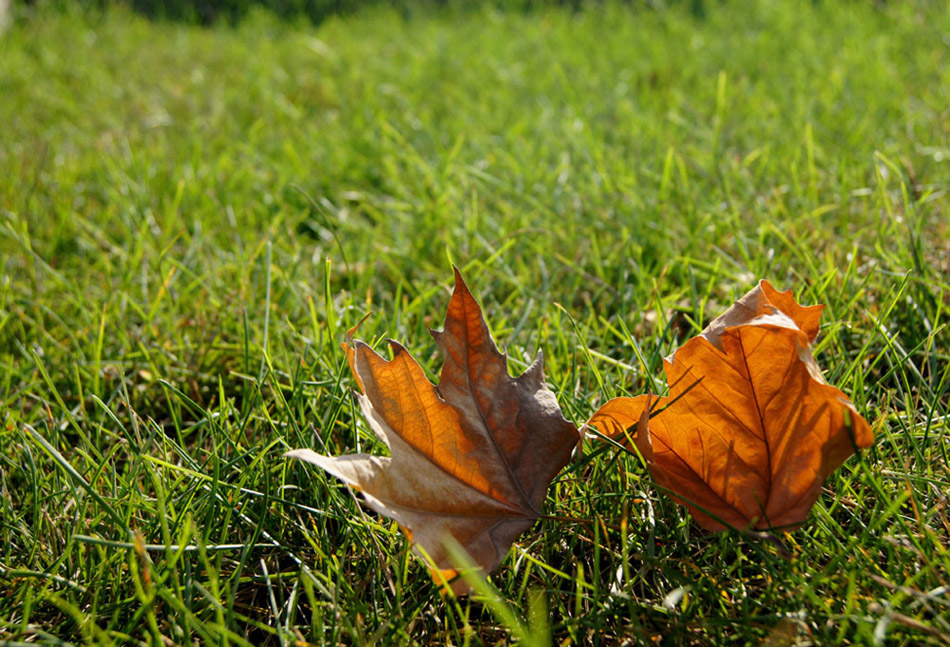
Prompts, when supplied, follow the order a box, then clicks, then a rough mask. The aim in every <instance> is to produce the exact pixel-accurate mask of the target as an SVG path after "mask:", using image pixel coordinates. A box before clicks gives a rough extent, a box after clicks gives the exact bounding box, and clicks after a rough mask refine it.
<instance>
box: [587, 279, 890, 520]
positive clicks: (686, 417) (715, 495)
mask: <svg viewBox="0 0 950 647" xmlns="http://www.w3.org/2000/svg"><path fill="white" fill-rule="evenodd" d="M823 308H824V306H811V307H803V306H801V305H799V304H798V303H796V301H795V299H794V297H793V296H792V294H791V291H788V292H778V291H777V290H775V288H773V287H772V286H771V285H770V284H769V283H768V282H766V281H762V282H760V283H759V285H758V286H757V287H756V288H754V289H753V290H752V291H750V292H749V293H748V294H746V295H745V296H743V297H742V298H741V299H739V301H737V302H736V303H735V304H734V305H733V306H732V307H730V308H729V310H727V311H726V312H725V313H723V314H722V315H720V316H719V317H718V318H716V319H715V320H714V321H713V322H712V323H711V324H710V325H709V326H708V327H707V328H706V329H705V330H704V331H703V332H702V334H701V335H699V336H698V337H694V338H693V339H691V340H689V341H688V342H687V343H686V344H685V345H683V346H682V347H681V348H680V349H678V350H677V351H675V352H674V353H673V355H671V356H670V357H668V358H667V359H666V361H665V362H664V369H665V371H666V378H667V383H668V384H669V386H670V394H669V396H668V397H666V398H659V399H657V398H652V397H651V396H638V397H636V398H615V399H613V400H611V401H609V402H607V403H606V404H605V405H604V406H602V407H601V408H600V409H598V410H597V412H596V413H595V414H594V415H593V416H592V417H591V420H590V421H589V423H588V424H589V425H591V426H595V427H597V428H598V429H599V430H600V431H601V432H602V433H603V434H605V435H608V436H611V437H614V438H615V439H617V440H620V441H623V440H624V439H626V441H627V442H628V443H629V442H633V443H634V444H635V445H636V446H637V448H638V449H639V451H640V453H641V455H642V456H643V457H644V459H645V460H646V463H647V465H648V467H649V468H650V472H651V473H652V474H653V478H654V479H655V481H656V483H657V484H658V485H659V486H660V487H662V488H664V489H665V490H667V491H669V492H670V493H671V494H672V495H673V498H674V499H676V500H678V501H680V502H681V503H684V504H686V506H687V507H688V508H689V509H690V511H691V512H692V514H693V516H694V517H695V518H696V520H697V522H698V523H699V524H700V525H701V526H703V527H704V528H707V529H709V530H723V529H725V528H726V527H733V528H739V529H746V528H756V529H773V528H781V529H787V528H792V527H795V526H797V525H799V524H801V523H802V522H803V521H804V520H805V518H806V517H807V516H808V512H809V510H811V507H812V505H813V504H814V503H815V501H816V500H817V499H818V495H819V493H820V491H821V485H822V482H823V481H824V480H825V478H827V477H828V475H829V474H831V472H833V471H834V470H835V469H836V468H837V467H838V466H840V465H841V463H843V462H844V461H845V459H847V458H848V456H850V455H851V454H852V453H853V452H854V448H855V447H869V446H870V445H871V443H872V442H873V440H874V439H873V435H872V433H871V428H870V427H869V426H868V423H867V422H866V421H865V420H864V418H862V417H861V416H860V415H859V414H858V412H857V411H856V410H855V408H854V406H853V405H852V404H851V401H850V400H848V398H847V397H846V396H845V395H844V394H843V393H842V392H841V391H839V390H838V389H836V388H834V387H833V386H830V385H828V384H826V383H825V381H824V379H823V378H822V377H821V371H820V370H819V368H818V365H817V364H816V362H815V359H814V356H813V355H812V351H811V342H812V341H814V339H815V338H816V337H817V335H818V320H819V318H820V316H821V310H822V309H823ZM654 404H655V406H652V405H654ZM651 410H652V412H653V413H652V414H651Z"/></svg>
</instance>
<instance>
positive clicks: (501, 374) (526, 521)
mask: <svg viewBox="0 0 950 647" xmlns="http://www.w3.org/2000/svg"><path fill="white" fill-rule="evenodd" d="M432 334H433V336H434V337H435V339H436V342H437V344H438V346H439V348H440V349H441V351H442V355H443V357H444V359H445V363H444V365H443V367H442V376H441V379H440V381H439V385H438V387H435V386H433V385H432V383H431V382H429V380H428V379H427V378H426V376H425V373H423V371H422V368H421V367H420V366H419V364H418V363H417V362H416V360H415V359H413V358H412V356H411V355H410V354H409V352H408V351H407V350H406V349H405V348H403V347H402V346H401V345H399V344H398V343H396V342H395V341H390V342H389V345H390V347H391V348H392V353H393V358H392V360H390V361H387V360H385V359H383V358H382V357H380V356H379V355H378V354H377V353H376V352H375V351H373V349H372V348H370V347H369V346H367V345H366V344H364V343H363V342H361V341H353V340H352V339H351V338H350V337H349V336H348V342H349V343H348V344H346V345H345V348H346V350H347V357H348V359H349V360H350V368H351V369H352V371H353V375H354V376H355V378H356V381H357V383H358V384H359V386H360V388H361V390H362V393H361V394H358V395H357V398H358V399H359V403H360V407H361V408H362V411H363V414H364V416H365V417H366V420H367V421H369V424H370V427H371V428H372V429H373V431H374V432H375V433H376V435H377V436H379V438H380V439H381V440H382V441H383V442H384V443H386V445H387V446H388V447H389V449H390V453H391V457H381V456H372V455H366V454H359V455H351V456H340V457H329V456H322V455H320V454H317V453H316V452H314V451H311V450H309V449H297V450H293V451H291V452H288V453H287V454H286V456H290V457H292V458H298V459H300V460H304V461H307V462H310V463H313V464H315V465H318V466H320V467H322V468H323V469H325V470H326V471H328V472H329V473H331V474H333V475H334V476H336V477H337V478H339V479H341V480H342V481H344V482H345V483H348V484H349V485H351V486H353V487H355V488H357V489H358V490H360V491H361V492H362V493H363V496H364V497H365V499H366V502H367V504H368V505H369V506H370V507H371V508H373V509H374V510H376V511H377V512H379V513H380V514H383V515H386V516H387V517H391V518H393V519H395V520H396V521H397V522H398V523H399V524H400V526H402V527H403V529H405V530H406V532H407V534H408V535H409V537H410V539H411V540H412V541H413V543H414V545H415V547H416V549H417V552H419V551H418V549H419V548H421V549H423V550H424V552H425V553H427V554H428V556H429V557H430V558H431V560H432V562H433V563H434V564H435V565H436V566H437V567H438V568H439V569H440V570H442V576H444V577H446V579H451V578H452V577H455V576H456V575H457V573H456V572H455V571H454V570H453V569H452V568H451V563H450V560H449V556H448V554H447V553H446V551H445V549H444V548H443V539H444V538H445V537H447V536H451V537H452V538H454V539H455V540H456V541H457V542H458V543H459V544H461V545H462V546H463V547H464V548H465V549H466V550H467V551H468V553H469V554H470V555H471V557H472V558H473V560H474V561H475V562H476V563H477V564H478V565H479V566H481V567H482V568H484V569H485V570H486V571H492V570H494V569H495V568H496V567H497V566H498V565H499V564H500V563H501V561H502V559H504V557H505V555H506V554H507V552H508V549H509V547H510V546H511V544H512V542H514V540H515V539H517V538H518V536H519V535H521V533H523V532H525V531H526V530H528V529H529V528H530V527H531V526H532V525H533V524H534V522H535V520H536V519H538V518H539V517H540V516H541V506H542V504H543V502H544V498H545V496H546V494H547V489H548V486H549V485H550V483H551V481H552V479H553V478H554V477H555V476H556V475H557V473H558V472H559V471H560V470H561V468H562V467H563V466H564V465H565V464H566V463H567V461H568V460H569V459H570V456H571V452H572V450H573V448H574V446H575V445H576V444H577V442H578V440H579V434H578V431H577V428H576V427H575V426H574V425H573V424H571V423H570V422H568V421H567V420H565V419H564V416H563V415H562V414H561V410H560V408H559V407H558V404H557V400H556V399H555V397H554V394H553V393H552V392H551V391H550V390H549V389H548V388H547V386H545V383H544V377H543V373H542V371H543V369H542V356H541V353H540V352H538V356H537V358H536V359H535V361H534V363H533V364H531V366H530V367H528V369H527V370H526V371H525V372H524V374H522V375H521V376H520V377H518V378H513V377H511V376H510V375H509V374H508V368H507V358H506V356H505V355H504V354H502V353H500V352H499V351H498V348H497V347H496V346H495V342H494V341H493V340H492V338H491V336H490V334H489V332H488V326H487V324H486V323H485V319H484V317H483V316H482V311H481V308H480V307H479V305H478V303H477V302H476V301H475V299H474V297H473V296H472V294H471V293H470V292H469V290H468V287H466V285H465V282H464V281H463V280H462V276H461V275H460V274H459V272H458V270H456V271H455V291H454V293H453V295H452V299H451V300H450V302H449V307H448V312H447V313H446V318H445V328H444V330H442V331H441V332H436V331H433V333H432ZM433 575H434V576H435V575H436V574H435V573H434V574H433ZM452 589H453V590H454V591H455V592H456V593H457V594H460V593H465V592H467V586H466V585H465V584H464V581H463V580H461V579H455V580H454V581H453V582H452Z"/></svg>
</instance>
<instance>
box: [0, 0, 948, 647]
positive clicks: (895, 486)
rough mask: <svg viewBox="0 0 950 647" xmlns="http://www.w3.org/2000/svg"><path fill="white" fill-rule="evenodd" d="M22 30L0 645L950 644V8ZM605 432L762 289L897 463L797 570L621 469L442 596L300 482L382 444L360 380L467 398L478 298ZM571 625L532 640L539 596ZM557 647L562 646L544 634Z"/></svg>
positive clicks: (1, 484)
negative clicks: (359, 374) (378, 354)
mask: <svg viewBox="0 0 950 647" xmlns="http://www.w3.org/2000/svg"><path fill="white" fill-rule="evenodd" d="M633 4H634V5H635V6H633V7H631V6H616V5H613V4H611V3H606V4H605V5H600V4H594V5H590V6H587V7H586V8H584V9H582V10H580V11H572V10H568V9H565V8H537V9H534V10H532V11H523V10H520V11H514V10H510V11H502V10H498V9H493V8H489V7H485V8H469V9H459V8H451V7H444V8H440V9H433V10H429V11H422V10H415V11H409V12H406V11H400V12H397V11H394V10H390V9H387V8H384V7H375V8H370V9H367V10H364V11H359V12H356V13H354V14H352V15H347V16H344V17H339V18H331V19H329V20H328V21H326V22H324V23H323V24H321V25H319V26H311V25H308V24H303V23H300V24H293V23H282V22H279V21H277V20H276V19H275V18H273V17H272V16H269V15H267V14H264V13H253V14H252V15H251V16H250V17H249V18H248V19H247V20H245V21H243V22H241V23H240V24H238V25H236V26H228V25H218V26H215V27H212V28H199V27H194V26H188V25H183V24H176V23H167V22H149V21H148V20H146V19H144V18H142V17H140V16H136V15H135V14H132V13H130V12H128V11H126V10H123V9H122V8H112V9H110V10H108V11H106V12H104V13H102V12H87V13H83V12H78V11H76V10H72V9H69V8H68V6H67V8H65V9H61V10H59V11H54V10H53V9H52V8H50V7H49V6H48V5H44V4H42V3H40V4H39V6H38V7H37V6H32V7H28V8H23V7H20V8H19V9H18V13H16V15H15V20H14V21H13V23H12V25H11V26H10V27H9V28H8V30H7V31H6V32H5V33H3V34H2V35H0V124H2V128H0V593H2V595H0V643H2V644H7V645H27V644H29V645H36V644H45V645H62V644H77V645H78V644H94V645H108V644H152V645H172V644H178V645H184V644H197V643H201V644H221V645H246V644H251V645H270V644H273V645H292V644H314V645H337V644H359V645H363V644H384V645H390V644H407V645H409V644H420V645H446V644H452V645H482V644H506V643H508V642H515V641H517V640H518V637H519V636H523V635H524V634H530V637H531V638H532V639H533V640H534V642H535V643H536V644H546V640H547V638H548V634H550V636H551V639H552V640H553V642H554V643H555V644H558V645H572V644H578V645H587V644H593V645H617V644H630V645H634V644H664V645H757V644H761V645H772V646H777V645H794V644H798V645H805V644H819V645H825V644H862V645H863V644H881V645H943V644H946V641H948V640H950V508H948V503H950V495H948V493H950V417H948V416H950V330H948V327H947V324H948V316H950V312H948V307H950V296H948V295H950V291H948V289H950V206H948V197H947V192H948V190H950V108H948V106H950V11H948V10H947V6H946V4H945V3H942V2H924V1H919V2H908V3H886V4H885V3H872V2H863V1H854V2H841V3H836V2H813V3H812V2H787V3H771V2H765V1H764V0H763V1H752V2H746V3H739V2H731V1H727V2H709V3H707V4H706V11H705V15H697V13H696V12H695V11H694V12H691V11H690V10H689V9H690V5H689V4H688V3H686V4H684V5H682V6H681V5H679V4H675V5H674V6H672V7H670V8H657V7H653V8H648V7H646V6H645V5H643V4H642V3H633ZM453 264H454V265H456V266H458V267H459V268H460V269H461V271H462V272H463V273H464V274H465V277H466V280H467V281H468V284H469V286H470V287H471V289H472V291H473V293H474V294H475V295H476V296H478V298H479V299H480V301H481V304H482V306H483V308H484V311H485V316H486V318H487V320H488V322H489V324H490V326H491V329H492V332H493V334H494V335H495V338H496V339H497V340H498V342H499V344H500V345H501V346H502V347H504V348H507V351H508V356H509V367H510V369H511V371H513V372H514V371H518V372H520V371H521V370H523V369H524V368H525V367H526V366H527V364H528V363H530V361H531V360H532V358H533V357H534V354H535V353H536V352H537V350H538V349H542V350H543V352H544V356H545V373H546V378H547V382H548V385H549V386H550V387H551V388H552V390H554V392H555V393H556V394H557V398H558V401H559V403H560V405H561V407H562V409H563V410H564V412H565V415H566V416H567V417H568V418H569V419H571V420H574V421H575V422H577V423H578V424H580V423H582V422H583V421H585V420H586V419H587V418H588V417H589V416H590V415H591V414H592V413H593V412H594V410H595V409H596V408H597V406H599V405H600V404H602V403H603V402H605V401H606V400H607V399H609V398H611V397H614V396H618V395H636V394H640V393H647V392H653V393H662V392H663V390H664V388H665V382H664V381H663V377H662V358H663V357H664V356H665V355H667V354H668V353H669V352H671V351H672V350H673V349H674V348H676V347H677V346H678V345H679V344H681V343H682V342H683V341H685V339H686V338H688V337H689V336H692V335H695V334H697V333H698V332H699V330H700V329H701V328H702V327H703V326H704V325H705V323H706V322H708V320H709V319H710V318H712V317H714V316H716V315H717V314H718V313H719V312H721V311H722V310H723V309H724V308H725V307H726V306H728V305H729V304H730V303H732V301H733V300H734V299H735V298H736V297H738V296H739V295H741V294H743V293H745V292H746V291H748V290H749V289H750V288H752V287H753V286H754V285H755V284H756V282H757V280H758V279H759V278H766V279H768V280H770V281H772V282H773V283H774V284H775V285H776V286H777V287H779V288H780V289H785V288H791V289H792V290H793V291H794V293H795V295H796V296H797V297H798V298H799V300H800V301H801V302H803V303H806V304H811V303H825V304H827V306H828V307H827V308H826V310H825V312H824V316H823V319H822V329H821V334H820V336H819V338H818V343H817V346H816V355H817V359H818V362H819V364H820V365H821V366H822V367H823V368H824V371H825V378H826V379H827V380H828V382H830V383H831V384H834V385H836V386H837V387H839V388H840V389H842V390H843V391H844V392H845V393H846V394H847V395H848V396H849V397H850V398H851V399H852V400H853V401H854V403H855V405H856V407H857V409H858V411H860V413H861V414H862V415H863V416H864V417H865V418H866V419H867V420H868V422H869V423H870V424H871V427H872V429H873V430H874V433H875V436H876V442H875V445H874V446H873V447H871V448H870V449H868V450H867V451H864V452H862V453H861V454H860V456H855V457H852V458H851V459H849V460H848V461H847V462H846V463H845V465H844V466H843V467H842V468H841V469H839V470H838V471H837V472H836V473H835V474H834V475H833V476H832V477H831V478H830V479H829V480H828V481H827V483H826V487H825V491H824V492H823V495H822V497H821V498H820V500H819V502H818V504H817V505H816V506H815V508H814V509H813V510H812V513H811V516H810V517H809V519H808V521H807V522H806V523H805V525H804V526H803V527H802V528H801V529H799V530H797V531H795V532H793V533H790V534H788V535H787V536H784V537H782V541H783V542H784V543H785V546H786V547H787V548H788V550H789V552H790V553H791V556H790V557H785V556H783V554H782V551H781V550H779V549H778V548H777V547H776V544H775V543H774V542H772V541H768V540H765V539H761V538H756V537H753V536H748V535H745V534H742V533H739V532H734V531H730V532H726V533H721V534H712V533H709V532H706V531H704V530H702V529H701V528H699V527H698V526H697V525H696V523H695V522H694V521H692V520H691V518H690V516H689V513H688V512H687V511H686V510H685V509H684V508H682V507H681V506H679V505H677V504H676V503H674V502H673V501H672V500H670V499H669V498H668V497H667V496H665V495H664V494H662V493H660V492H659V491H658V490H657V488H656V487H655V485H654V484H653V481H652V479H651V477H650V475H649V472H648V471H647V470H646V469H645V468H644V466H643V464H642V462H641V460H640V459H639V458H638V457H637V456H636V455H633V454H628V453H624V452H621V451H618V450H617V449H616V448H613V447H610V446H606V445H604V444H602V443H599V442H598V441H596V440H590V441H588V442H586V443H585V448H584V456H583V457H578V458H577V459H575V460H574V461H573V462H572V463H570V464H569V465H568V466H567V467H566V468H565V469H564V470H563V471H562V472H561V474H560V475H559V476H558V477H557V478H556V480H555V482H554V485H553V486H552V487H551V489H550V491H549V495H548V499H547V503H546V508H545V511H546V513H547V514H548V515H550V518H545V519H542V520H540V521H538V523H536V524H535V526H534V527H533V528H532V529H531V530H530V531H528V532H527V533H525V534H524V535H523V536H522V537H521V538H520V539H519V540H518V541H517V542H516V544H515V545H514V547H513V548H512V549H511V551H510V552H509V554H508V557H507V559H506V560H505V561H504V562H503V564H502V566H501V568H500V569H499V570H498V571H496V572H495V573H494V574H493V575H492V576H491V578H490V581H491V584H492V586H493V587H494V589H493V592H491V593H490V594H489V593H486V594H484V595H477V596H472V597H468V598H460V599H454V598H444V597H442V596H440V593H439V590H438V588H437V587H436V586H435V585H434V584H433V583H432V581H431V579H430V577H429V575H428V572H427V570H426V568H425V566H424V565H423V564H422V563H421V562H420V561H419V560H418V559H416V558H415V557H413V556H412V555H411V553H410V551H409V546H408V542H407V541H406V539H405V537H404V536H403V535H402V534H401V533H400V532H399V529H398V528H397V527H396V525H395V524H394V523H393V522H391V521H389V520H388V519H385V518H383V517H379V516H377V515H376V514H374V513H372V512H371V511H369V510H368V509H367V508H365V507H363V506H360V505H359V503H358V500H359V497H358V496H353V494H352V493H351V492H350V491H349V490H347V489H346V488H344V487H343V486H341V484H340V483H339V482H338V481H336V480H335V479H333V478H332V477H329V476H327V475H325V474H323V473H322V472H320V471H319V470H318V469H316V468H313V467H311V466H307V465H304V464H301V463H296V462H292V461H288V460H286V459H284V458H282V456H281V455H282V454H283V452H285V451H287V450H288V449H291V448H297V447H310V448H314V449H317V450H320V451H326V452H328V453H331V454H334V455H338V454H346V453H352V452H354V451H357V450H366V451H370V452H376V453H381V452H383V448H382V446H381V444H380V443H379V442H378V441H376V440H375V439H374V438H373V436H372V434H371V433H370V431H369V429H368V426H367V425H366V423H365V421H364V420H362V418H361V416H360V414H359V412H358V410H357V407H356V406H355V403H354V399H353V397H352V391H353V389H355V388H356V383H355V381H354V379H353V378H352V377H351V375H350V373H349V369H348V367H347V362H346V358H345V355H344V353H343V350H342V349H341V347H340V344H341V342H342V341H343V340H344V333H345V331H346V330H347V329H348V328H349V327H350V326H352V325H354V324H355V323H356V322H358V321H359V320H360V318H362V317H363V315H365V314H366V313H371V314H370V315H369V318H368V319H367V320H366V321H365V323H364V324H363V325H362V327H361V329H360V336H361V338H363V339H365V340H367V341H370V342H373V343H374V344H377V343H380V342H381V341H382V340H384V339H385V338H387V337H391V338H395V339H398V340H400V341H401V342H402V343H403V344H404V345H405V346H406V347H407V348H408V349H410V350H411V351H412V353H413V354H414V356H415V357H416V358H417V359H418V360H419V361H420V363H422V365H423V367H424V368H425V369H426V371H427V372H428V374H429V375H430V376H431V377H433V379H435V378H436V376H437V375H438V371H439V368H440V364H441V359H440V357H439V354H438V351H437V348H436V344H435V341H434V340H433V339H432V337H431V336H430V335H429V333H428V328H439V327H441V325H442V319H443V317H444V312H445V307H446V304H447V303H448V299H449V295H450V290H451V286H452V265H453ZM532 600H533V601H534V603H533V604H532V603H531V601H532ZM529 620H530V627H529V628H527V629H526V628H525V627H526V626H528V624H529Z"/></svg>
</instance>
